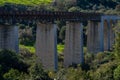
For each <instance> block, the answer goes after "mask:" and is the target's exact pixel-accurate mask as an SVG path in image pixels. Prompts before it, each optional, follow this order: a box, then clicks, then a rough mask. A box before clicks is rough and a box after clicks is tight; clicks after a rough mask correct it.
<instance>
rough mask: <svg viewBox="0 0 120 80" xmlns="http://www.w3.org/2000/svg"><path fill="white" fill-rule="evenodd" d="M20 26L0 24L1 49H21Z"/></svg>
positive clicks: (16, 50)
mask: <svg viewBox="0 0 120 80" xmlns="http://www.w3.org/2000/svg"><path fill="white" fill-rule="evenodd" d="M18 44H19V42H18V27H17V26H11V25H0V49H8V50H12V51H15V52H18V51H19V46H18Z"/></svg>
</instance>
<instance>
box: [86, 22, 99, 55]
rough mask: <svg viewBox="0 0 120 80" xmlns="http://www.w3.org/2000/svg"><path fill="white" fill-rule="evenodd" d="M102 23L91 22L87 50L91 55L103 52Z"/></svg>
mask: <svg viewBox="0 0 120 80" xmlns="http://www.w3.org/2000/svg"><path fill="white" fill-rule="evenodd" d="M100 37H101V36H100V22H96V21H89V22H88V28H87V50H88V52H90V53H98V52H101V45H100V44H101V42H100Z"/></svg>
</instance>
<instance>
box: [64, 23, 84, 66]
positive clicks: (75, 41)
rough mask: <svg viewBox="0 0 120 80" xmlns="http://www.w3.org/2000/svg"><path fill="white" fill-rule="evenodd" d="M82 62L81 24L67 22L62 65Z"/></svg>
mask: <svg viewBox="0 0 120 80" xmlns="http://www.w3.org/2000/svg"><path fill="white" fill-rule="evenodd" d="M81 63H83V26H82V24H81V23H78V22H67V26H66V38H65V50H64V66H65V67H68V66H70V65H72V64H81Z"/></svg>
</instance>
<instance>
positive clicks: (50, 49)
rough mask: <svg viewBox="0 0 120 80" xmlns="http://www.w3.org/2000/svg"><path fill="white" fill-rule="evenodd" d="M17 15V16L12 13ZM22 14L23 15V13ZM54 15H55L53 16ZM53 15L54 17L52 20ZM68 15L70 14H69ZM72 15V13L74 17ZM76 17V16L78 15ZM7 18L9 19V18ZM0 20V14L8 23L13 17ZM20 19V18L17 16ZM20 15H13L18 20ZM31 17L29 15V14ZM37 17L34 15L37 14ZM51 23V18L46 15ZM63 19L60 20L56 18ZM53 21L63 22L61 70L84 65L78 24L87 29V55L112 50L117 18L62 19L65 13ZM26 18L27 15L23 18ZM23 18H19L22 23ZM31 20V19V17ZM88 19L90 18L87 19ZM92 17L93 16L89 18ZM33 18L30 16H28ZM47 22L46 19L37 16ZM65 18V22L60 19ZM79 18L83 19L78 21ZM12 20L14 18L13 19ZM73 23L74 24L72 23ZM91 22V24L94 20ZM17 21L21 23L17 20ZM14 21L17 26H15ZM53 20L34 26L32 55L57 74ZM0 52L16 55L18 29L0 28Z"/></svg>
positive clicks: (80, 32) (5, 26)
mask: <svg viewBox="0 0 120 80" xmlns="http://www.w3.org/2000/svg"><path fill="white" fill-rule="evenodd" d="M16 14H17V13H16ZM25 14H26V13H25ZM57 14H58V13H57ZM57 14H56V13H55V14H54V16H55V17H56V15H57ZM70 14H71V13H70ZM74 14H75V13H74ZM78 14H79V13H77V15H78ZM9 15H10V16H9ZM9 15H8V14H6V15H4V16H3V13H0V18H2V19H6V18H7V19H10V18H9V17H11V16H12V17H14V15H12V14H10V13H9ZM21 15H22V14H21ZM21 15H18V14H17V15H16V17H17V18H18V19H19V18H20V16H21ZM29 15H30V16H31V14H29ZM37 15H38V14H37ZM50 15H51V16H52V17H51V18H50V19H53V18H54V16H53V15H52V14H50ZM59 15H63V16H59ZM59 15H57V17H58V18H57V19H62V20H65V21H66V26H67V27H66V39H65V50H64V66H65V67H68V66H70V65H72V64H81V63H83V62H84V58H83V57H84V54H83V26H82V20H84V19H85V20H86V21H88V28H87V48H88V51H89V52H90V53H97V52H103V51H107V50H111V49H112V44H113V43H114V37H115V36H114V31H113V30H112V28H113V27H114V25H112V24H116V21H117V20H120V17H118V16H114V15H99V16H98V17H99V18H98V19H97V18H96V17H97V16H95V17H94V18H93V19H91V18H92V17H91V16H90V15H87V16H88V17H87V19H86V18H85V17H86V15H85V16H84V14H81V15H82V16H81V15H78V16H79V17H77V16H74V15H73V14H72V15H73V17H72V15H70V16H66V15H68V13H64V14H62V13H59ZM26 16H27V15H26ZM26 16H23V15H22V19H27V18H29V17H30V16H27V18H24V17H26ZM34 16H35V15H34ZM89 16H90V17H89ZM93 16H94V14H93ZM31 17H32V18H33V16H31ZM41 17H43V18H47V17H50V16H41ZM64 17H65V18H64ZM81 17H83V18H81ZM14 19H15V18H14ZM35 19H36V17H35ZM73 19H74V20H73ZM94 19H95V20H94ZM0 20H1V19H0ZM19 21H21V20H19ZM19 21H18V22H19ZM53 21H54V20H51V21H47V22H37V33H36V55H37V56H38V61H39V62H42V64H43V66H44V68H45V69H49V70H57V63H58V58H57V33H56V32H57V25H56V24H55V23H53ZM0 49H10V50H14V51H16V52H18V49H19V48H18V27H17V26H11V25H0Z"/></svg>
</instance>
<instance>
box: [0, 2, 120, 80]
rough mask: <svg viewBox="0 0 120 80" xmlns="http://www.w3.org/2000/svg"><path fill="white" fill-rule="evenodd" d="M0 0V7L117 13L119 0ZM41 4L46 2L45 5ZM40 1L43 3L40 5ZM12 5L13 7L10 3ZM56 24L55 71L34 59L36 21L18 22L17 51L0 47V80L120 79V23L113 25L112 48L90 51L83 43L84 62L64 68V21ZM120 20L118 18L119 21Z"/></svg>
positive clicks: (119, 7)
mask: <svg viewBox="0 0 120 80" xmlns="http://www.w3.org/2000/svg"><path fill="white" fill-rule="evenodd" d="M51 1H52V0H0V5H1V7H3V8H4V7H7V8H8V10H11V9H12V8H18V9H22V10H24V9H29V10H30V9H47V10H51V11H53V10H55V11H56V10H59V11H61V10H62V11H79V12H80V11H81V12H101V13H106V14H117V15H120V0H77V4H75V3H73V2H72V0H70V1H69V0H57V2H54V3H52V5H47V4H49V3H51ZM42 4H45V5H44V6H43V5H42ZM41 5H42V6H41ZM11 6H12V7H11ZM56 23H57V24H58V28H57V29H58V30H57V31H58V32H57V35H58V39H57V41H58V46H57V47H58V53H59V54H58V57H59V69H58V71H57V72H54V71H46V70H44V69H43V67H42V64H38V63H36V56H35V49H34V47H35V37H36V35H35V34H36V24H29V25H28V26H26V25H24V24H20V25H19V42H20V52H19V54H17V53H15V52H12V51H9V50H1V51H0V80H53V79H55V80H120V24H118V25H117V27H116V28H115V29H114V30H115V33H116V41H115V45H114V50H113V51H110V52H109V51H108V52H103V53H98V54H91V53H88V52H87V49H86V43H84V55H85V56H84V58H85V60H84V61H85V63H84V64H83V65H80V64H78V65H77V66H74V65H72V66H70V67H69V68H63V65H62V64H63V58H64V57H63V51H64V40H65V29H66V26H65V22H64V21H57V22H56ZM119 23H120V22H119ZM84 26H85V27H84V42H86V27H87V23H86V22H85V23H84Z"/></svg>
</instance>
